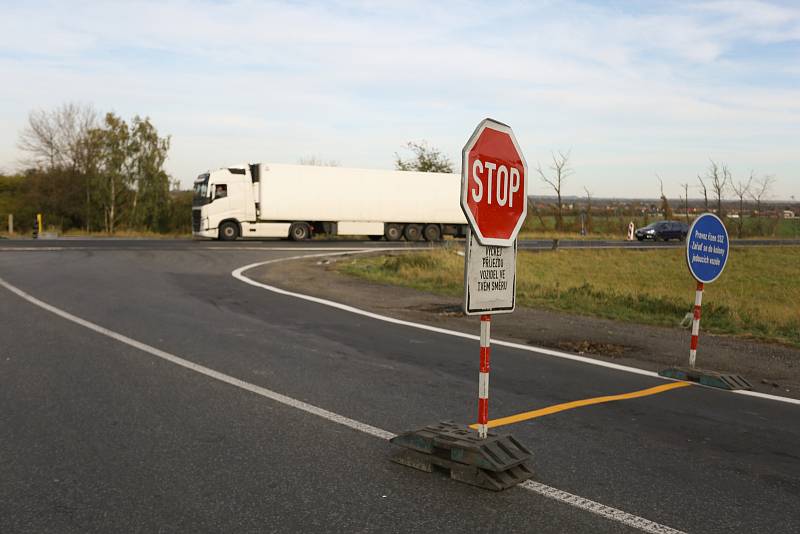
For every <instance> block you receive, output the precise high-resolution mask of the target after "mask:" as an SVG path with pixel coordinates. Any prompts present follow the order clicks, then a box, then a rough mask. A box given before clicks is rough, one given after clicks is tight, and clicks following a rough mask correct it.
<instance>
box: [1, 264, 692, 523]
mask: <svg viewBox="0 0 800 534" xmlns="http://www.w3.org/2000/svg"><path fill="white" fill-rule="evenodd" d="M359 252H362V251H359ZM363 252H370V251H363ZM312 256H314V255H312ZM306 257H308V256H306ZM0 286H3V287H4V288H6V289H7V290H9V291H11V292H12V293H14V294H15V295H17V296H19V297H20V298H22V299H24V300H26V301H28V302H30V303H31V304H33V305H35V306H38V307H39V308H42V309H44V310H47V311H49V312H50V313H53V314H55V315H58V316H59V317H61V318H63V319H66V320H67V321H71V322H73V323H75V324H77V325H80V326H83V327H84V328H88V329H89V330H92V331H93V332H96V333H98V334H101V335H104V336H106V337H109V338H111V339H113V340H115V341H119V342H120V343H124V344H126V345H128V346H130V347H133V348H135V349H138V350H141V351H142V352H146V353H148V354H150V355H152V356H155V357H157V358H161V359H163V360H165V361H168V362H170V363H173V364H175V365H179V366H181V367H183V368H185V369H188V370H190V371H194V372H196V373H200V374H202V375H205V376H207V377H209V378H213V379H214V380H219V381H220V382H224V383H225V384H229V385H231V386H235V387H237V388H240V389H243V390H245V391H249V392H251V393H255V394H256V395H260V396H262V397H266V398H268V399H270V400H273V401H275V402H279V403H281V404H284V405H286V406H290V407H292V408H296V409H298V410H302V411H304V412H306V413H310V414H312V415H316V416H318V417H322V418H323V419H326V420H328V421H331V422H334V423H338V424H340V425H344V426H346V427H348V428H351V429H353V430H357V431H359V432H363V433H365V434H369V435H370V436H374V437H377V438H381V439H385V440H389V439H392V438H393V437H395V435H396V434H394V433H392V432H389V431H388V430H383V429H382V428H378V427H375V426H372V425H369V424H367V423H362V422H361V421H356V420H355V419H351V418H349V417H345V416H343V415H339V414H337V413H334V412H331V411H328V410H325V409H324V408H320V407H318V406H314V405H313V404H308V403H307V402H303V401H300V400H297V399H294V398H292V397H288V396H286V395H282V394H281V393H278V392H275V391H272V390H271V389H267V388H264V387H261V386H257V385H255V384H251V383H249V382H245V381H244V380H240V379H238V378H235V377H233V376H230V375H226V374H225V373H221V372H219V371H215V370H214V369H211V368H209V367H205V366H204V365H199V364H196V363H194V362H191V361H189V360H185V359H183V358H181V357H179V356H175V355H174V354H171V353H169V352H166V351H163V350H161V349H157V348H156V347H153V346H151V345H148V344H146V343H142V342H141V341H136V340H135V339H132V338H130V337H128V336H125V335H123V334H120V333H117V332H115V331H113V330H109V329H108V328H105V327H102V326H100V325H98V324H95V323H93V322H91V321H87V320H86V319H82V318H80V317H78V316H76V315H73V314H71V313H69V312H67V311H64V310H62V309H60V308H56V307H55V306H53V305H51V304H48V303H46V302H44V301H42V300H39V299H37V298H36V297H34V296H33V295H30V294H28V293H26V292H25V291H23V290H21V289H19V288H17V287H16V286H13V285H11V284H9V283H8V282H6V281H5V280H3V279H2V278H0ZM520 487H522V488H524V489H526V490H528V491H531V492H534V493H537V494H539V495H542V496H544V497H547V498H550V499H554V500H556V501H559V502H562V503H564V504H568V505H570V506H574V507H576V508H579V509H581V510H585V511H587V512H591V513H594V514H596V515H599V516H601V517H604V518H606V519H609V520H612V521H616V522H619V523H622V524H625V525H628V526H630V527H633V528H637V529H639V530H641V531H643V532H649V533H652V534H685V533H683V532H682V531H680V530H675V529H673V528H671V527H668V526H666V525H662V524H660V523H655V522H653V521H650V520H648V519H645V518H643V517H639V516H636V515H633V514H629V513H628V512H624V511H622V510H619V509H617V508H612V507H610V506H606V505H604V504H601V503H598V502H596V501H592V500H589V499H585V498H583V497H580V496H578V495H573V494H572V493H567V492H566V491H562V490H560V489H557V488H554V487H551V486H547V485H546V484H542V483H540V482H533V481H530V480H528V481H526V482H523V483H522V484H520Z"/></svg>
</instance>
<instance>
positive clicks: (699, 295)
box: [689, 282, 703, 368]
mask: <svg viewBox="0 0 800 534" xmlns="http://www.w3.org/2000/svg"><path fill="white" fill-rule="evenodd" d="M702 302H703V282H697V291H695V294H694V318H693V319H692V344H691V346H690V348H689V367H692V368H694V361H695V359H696V358H697V338H698V336H699V334H700V305H701V304H702Z"/></svg>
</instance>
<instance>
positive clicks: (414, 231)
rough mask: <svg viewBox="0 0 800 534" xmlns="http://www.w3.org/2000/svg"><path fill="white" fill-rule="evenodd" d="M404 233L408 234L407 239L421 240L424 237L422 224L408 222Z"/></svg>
mask: <svg viewBox="0 0 800 534" xmlns="http://www.w3.org/2000/svg"><path fill="white" fill-rule="evenodd" d="M403 235H404V236H406V241H419V240H420V239H421V238H422V225H421V224H407V225H406V229H405V230H404V231H403Z"/></svg>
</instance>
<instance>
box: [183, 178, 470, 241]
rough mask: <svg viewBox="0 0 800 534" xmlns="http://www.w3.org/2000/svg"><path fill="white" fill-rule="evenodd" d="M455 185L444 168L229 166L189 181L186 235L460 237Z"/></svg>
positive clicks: (457, 181)
mask: <svg viewBox="0 0 800 534" xmlns="http://www.w3.org/2000/svg"><path fill="white" fill-rule="evenodd" d="M460 191H461V177H460V176H459V175H457V174H451V173H432V172H409V171H386V170H370V169H347V168H343V167H318V166H309V165H284V164H273V163H254V164H247V165H236V166H232V167H225V168H222V169H217V170H214V171H209V172H206V173H204V174H201V175H200V176H198V177H197V179H196V180H195V182H194V198H193V202H192V233H193V235H194V236H195V237H197V238H211V239H221V240H226V241H227V240H235V239H239V238H244V239H247V238H266V237H279V238H289V239H293V240H296V241H301V240H304V239H309V238H310V237H311V236H312V235H313V234H328V235H357V236H368V237H369V238H370V239H372V240H379V239H386V240H388V241H399V240H401V239H406V240H408V241H419V240H421V239H425V240H428V241H439V240H441V239H442V237H443V236H445V235H452V236H456V237H463V236H465V235H466V228H467V226H466V225H467V220H466V218H465V217H464V214H463V212H462V211H461V207H460V202H459V201H460Z"/></svg>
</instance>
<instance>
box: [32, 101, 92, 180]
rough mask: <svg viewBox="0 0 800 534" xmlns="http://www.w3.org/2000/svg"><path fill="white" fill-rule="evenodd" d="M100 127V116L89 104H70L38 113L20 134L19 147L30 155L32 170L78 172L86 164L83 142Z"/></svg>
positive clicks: (33, 113) (37, 111) (34, 114)
mask: <svg viewBox="0 0 800 534" xmlns="http://www.w3.org/2000/svg"><path fill="white" fill-rule="evenodd" d="M96 125H97V113H96V112H95V110H94V108H92V107H91V106H88V105H82V104H77V103H74V102H69V103H66V104H63V105H62V106H61V107H58V108H56V109H54V110H52V111H44V110H41V109H40V110H34V111H31V112H30V113H29V114H28V124H27V126H26V127H25V128H23V130H22V132H20V135H19V141H18V142H17V146H18V147H19V149H20V150H22V151H24V152H27V153H28V154H29V158H28V159H27V160H26V163H27V164H28V165H30V166H32V167H36V168H44V169H49V170H52V169H55V168H70V169H73V170H75V169H76V168H77V167H79V165H80V163H81V162H82V157H81V152H82V151H83V150H84V149H85V147H84V146H82V142H83V140H84V137H85V136H86V133H87V132H88V131H89V130H91V129H92V128H94V127H95V126H96Z"/></svg>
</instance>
